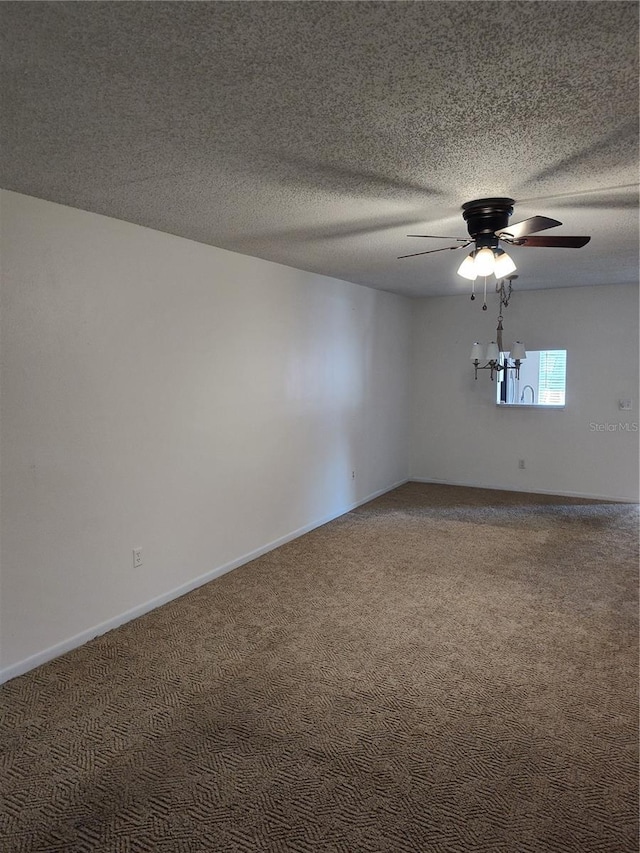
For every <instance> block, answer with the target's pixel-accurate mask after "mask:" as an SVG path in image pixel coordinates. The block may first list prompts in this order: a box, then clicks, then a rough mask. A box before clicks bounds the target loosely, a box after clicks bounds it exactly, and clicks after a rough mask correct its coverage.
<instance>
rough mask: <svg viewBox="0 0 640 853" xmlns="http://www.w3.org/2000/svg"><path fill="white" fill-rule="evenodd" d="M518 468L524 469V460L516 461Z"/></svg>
mask: <svg viewBox="0 0 640 853" xmlns="http://www.w3.org/2000/svg"><path fill="white" fill-rule="evenodd" d="M518 468H520V469H521V470H522V469H524V459H518Z"/></svg>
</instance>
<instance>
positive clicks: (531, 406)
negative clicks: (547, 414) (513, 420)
mask: <svg viewBox="0 0 640 853" xmlns="http://www.w3.org/2000/svg"><path fill="white" fill-rule="evenodd" d="M496 406H497V407H498V408H499V409H546V410H547V411H549V410H555V409H560V410H562V409H565V408H566V406H550V405H546V404H544V403H534V404H531V403H496Z"/></svg>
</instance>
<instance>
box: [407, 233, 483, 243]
mask: <svg viewBox="0 0 640 853" xmlns="http://www.w3.org/2000/svg"><path fill="white" fill-rule="evenodd" d="M407 237H429V239H431V240H457V242H458V243H468V242H469V238H468V237H441V236H440V235H439V234H407Z"/></svg>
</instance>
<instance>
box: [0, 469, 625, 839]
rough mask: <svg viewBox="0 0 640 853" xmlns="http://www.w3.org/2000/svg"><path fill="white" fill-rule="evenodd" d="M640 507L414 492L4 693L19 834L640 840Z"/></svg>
mask: <svg viewBox="0 0 640 853" xmlns="http://www.w3.org/2000/svg"><path fill="white" fill-rule="evenodd" d="M637 591H638V514H637V507H635V506H630V505H625V504H615V503H604V502H595V501H587V500H580V499H571V498H558V497H552V496H540V495H526V494H516V493H508V492H498V491H489V490H481V489H463V488H457V487H451V486H436V485H424V484H417V483H409V484H407V485H405V486H402V487H400V488H399V489H396V490H394V491H393V492H390V493H388V494H386V495H384V496H382V497H381V498H378V499H377V500H375V501H372V502H370V503H368V504H366V505H364V506H362V507H360V508H358V509H356V510H354V511H353V512H350V513H348V514H347V515H345V516H342V517H341V518H339V519H337V520H336V521H333V522H331V523H330V524H327V525H325V526H323V527H321V528H318V529H317V530H315V531H313V532H311V533H309V534H307V535H305V536H303V537H301V538H299V539H297V540H295V541H293V542H290V543H288V544H287V545H284V546H282V547H280V548H278V549H277V550H275V551H272V552H270V553H269V554H267V555H265V556H263V557H261V558H259V559H257V560H254V561H253V562H251V563H249V564H247V565H246V566H243V567H242V568H239V569H236V570H235V571H233V572H231V573H229V574H227V575H225V576H223V577H221V578H218V579H216V580H215V581H213V582H211V583H209V584H207V585H206V586H203V587H201V588H199V589H198V590H195V591H194V592H192V593H190V594H189V595H186V596H184V597H182V598H180V599H178V600H176V601H174V602H171V603H170V604H168V605H166V606H164V607H162V608H160V609H158V610H156V611H154V612H153V613H150V614H148V615H146V616H144V617H142V618H139V619H136V620H135V621H133V622H131V623H129V624H127V625H125V626H123V627H121V628H118V629H117V630H115V631H112V632H110V633H109V634H106V635H104V636H102V637H99V638H96V639H95V640H93V641H91V642H90V643H87V644H86V645H85V646H83V647H82V648H79V649H76V650H75V651H73V652H71V653H69V654H67V655H65V656H63V657H61V658H59V659H57V660H55V661H51V662H50V663H48V664H46V665H44V666H42V667H39V668H38V669H37V670H34V671H32V672H30V673H27V674H26V675H24V676H21V677H19V678H16V679H14V680H13V681H11V682H9V683H8V684H6V685H5V686H4V687H3V688H2V689H1V692H0V697H1V699H0V702H1V704H0V711H1V723H0V726H1V729H0V735H1V755H0V797H1V803H0V849H1V850H2V851H3V852H4V853H14V851H16V853H17V851H20V853H22V851H24V853H27V851H65V853H80V852H81V851H91V852H92V853H93V851H127V853H136V851H154V852H155V851H162V853H165V851H166V853H180V851H224V853H254V852H255V851H291V852H292V853H310V851H323V853H325V851H326V853H383V851H384V853H460V851H496V853H498V852H499V853H545V851H554V853H556V851H557V853H574V851H575V853H605V852H606V853H636V852H637V850H638V836H637V830H638V826H637V770H638V754H637V752H638V700H637V693H636V685H637V661H638V657H637V655H638V650H637V637H638V633H637V613H638V607H637Z"/></svg>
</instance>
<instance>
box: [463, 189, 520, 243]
mask: <svg viewBox="0 0 640 853" xmlns="http://www.w3.org/2000/svg"><path fill="white" fill-rule="evenodd" d="M513 205H514V200H513V199H512V198H480V199H478V200H477V201H468V202H467V203H466V204H463V205H462V216H463V217H464V220H465V222H466V223H467V231H468V232H469V235H470V236H471V237H472V238H473V239H474V241H475V244H476V248H478V249H482V248H484V247H485V246H488V247H489V248H490V249H496V248H497V247H498V238H497V237H496V234H495V232H496V231H502V230H504V229H505V228H506V227H507V225H508V223H509V217H510V216H511V214H512V213H513Z"/></svg>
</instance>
